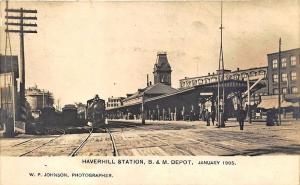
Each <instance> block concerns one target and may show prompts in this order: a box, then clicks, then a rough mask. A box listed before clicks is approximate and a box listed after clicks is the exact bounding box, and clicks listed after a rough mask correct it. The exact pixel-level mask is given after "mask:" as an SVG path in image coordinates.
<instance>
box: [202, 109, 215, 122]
mask: <svg viewBox="0 0 300 185" xmlns="http://www.w3.org/2000/svg"><path fill="white" fill-rule="evenodd" d="M203 115H204V120H205V121H206V125H207V126H210V119H211V122H212V124H213V125H215V120H216V111H215V109H212V111H211V112H209V111H208V109H205V110H204V114H203Z"/></svg>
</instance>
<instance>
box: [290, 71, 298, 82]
mask: <svg viewBox="0 0 300 185" xmlns="http://www.w3.org/2000/svg"><path fill="white" fill-rule="evenodd" d="M291 80H292V81H294V80H297V73H296V72H295V71H292V72H291Z"/></svg>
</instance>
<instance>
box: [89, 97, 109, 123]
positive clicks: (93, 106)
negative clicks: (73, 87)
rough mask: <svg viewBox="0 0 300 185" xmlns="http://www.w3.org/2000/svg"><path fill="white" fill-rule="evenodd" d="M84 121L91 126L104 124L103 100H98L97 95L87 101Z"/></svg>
mask: <svg viewBox="0 0 300 185" xmlns="http://www.w3.org/2000/svg"><path fill="white" fill-rule="evenodd" d="M86 119H87V121H88V122H91V123H92V125H93V126H97V125H98V126H99V125H103V124H105V100H103V99H100V98H99V96H98V95H96V96H95V98H93V99H90V100H88V101H87V104H86Z"/></svg>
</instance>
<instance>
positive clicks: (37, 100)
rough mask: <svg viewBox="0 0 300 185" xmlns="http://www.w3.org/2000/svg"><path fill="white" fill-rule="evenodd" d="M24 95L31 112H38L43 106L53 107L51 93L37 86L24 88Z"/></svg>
mask: <svg viewBox="0 0 300 185" xmlns="http://www.w3.org/2000/svg"><path fill="white" fill-rule="evenodd" d="M25 96H26V101H27V103H28V106H29V109H30V111H31V112H32V113H37V114H38V113H39V112H40V110H41V109H43V108H45V107H53V103H54V98H53V95H52V93H51V92H49V91H46V90H44V89H39V88H38V87H37V86H35V87H30V88H28V89H26V91H25Z"/></svg>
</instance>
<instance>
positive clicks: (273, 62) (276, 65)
mask: <svg viewBox="0 0 300 185" xmlns="http://www.w3.org/2000/svg"><path fill="white" fill-rule="evenodd" d="M272 66H273V69H275V68H277V67H278V61H277V59H273V61H272Z"/></svg>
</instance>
